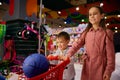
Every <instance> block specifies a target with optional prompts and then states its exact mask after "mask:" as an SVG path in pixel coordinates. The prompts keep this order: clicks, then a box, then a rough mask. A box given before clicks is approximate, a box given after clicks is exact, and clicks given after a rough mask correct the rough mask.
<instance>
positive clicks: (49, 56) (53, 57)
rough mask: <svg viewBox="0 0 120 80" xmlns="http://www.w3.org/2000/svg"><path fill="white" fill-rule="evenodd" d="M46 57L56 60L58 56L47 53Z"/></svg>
mask: <svg viewBox="0 0 120 80" xmlns="http://www.w3.org/2000/svg"><path fill="white" fill-rule="evenodd" d="M47 59H48V60H58V56H53V55H48V56H47Z"/></svg>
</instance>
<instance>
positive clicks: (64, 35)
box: [57, 31, 70, 40]
mask: <svg viewBox="0 0 120 80" xmlns="http://www.w3.org/2000/svg"><path fill="white" fill-rule="evenodd" d="M60 37H64V39H65V40H70V35H69V34H68V33H67V32H64V31H62V32H60V33H59V34H58V35H57V38H60Z"/></svg>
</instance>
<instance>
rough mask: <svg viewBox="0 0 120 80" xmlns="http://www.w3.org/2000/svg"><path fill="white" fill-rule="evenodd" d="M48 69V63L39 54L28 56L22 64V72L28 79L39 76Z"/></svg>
mask: <svg viewBox="0 0 120 80" xmlns="http://www.w3.org/2000/svg"><path fill="white" fill-rule="evenodd" d="M48 69H49V61H48V60H47V58H46V57H45V56H44V55H42V54H39V53H33V54H32V55H30V56H28V57H27V58H26V59H25V60H24V63H23V72H24V74H25V76H27V77H28V78H31V77H34V76H37V75H40V74H42V73H44V72H46V71H48Z"/></svg>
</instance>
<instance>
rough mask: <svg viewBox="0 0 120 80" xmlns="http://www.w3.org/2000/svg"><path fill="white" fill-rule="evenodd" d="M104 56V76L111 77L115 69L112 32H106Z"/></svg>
mask: <svg viewBox="0 0 120 80" xmlns="http://www.w3.org/2000/svg"><path fill="white" fill-rule="evenodd" d="M106 34H107V36H106V56H107V66H106V69H105V73H104V75H108V76H109V77H110V76H111V73H112V72H113V71H114V69H115V51H114V43H113V32H112V31H111V30H106Z"/></svg>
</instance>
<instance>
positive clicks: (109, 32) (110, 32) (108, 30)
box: [106, 28, 114, 36]
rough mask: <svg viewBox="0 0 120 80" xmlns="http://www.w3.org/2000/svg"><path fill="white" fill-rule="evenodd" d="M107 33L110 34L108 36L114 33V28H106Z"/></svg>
mask: <svg viewBox="0 0 120 80" xmlns="http://www.w3.org/2000/svg"><path fill="white" fill-rule="evenodd" d="M106 34H107V35H108V36H111V35H113V34H114V32H113V31H112V30H110V29H108V28H107V29H106Z"/></svg>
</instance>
